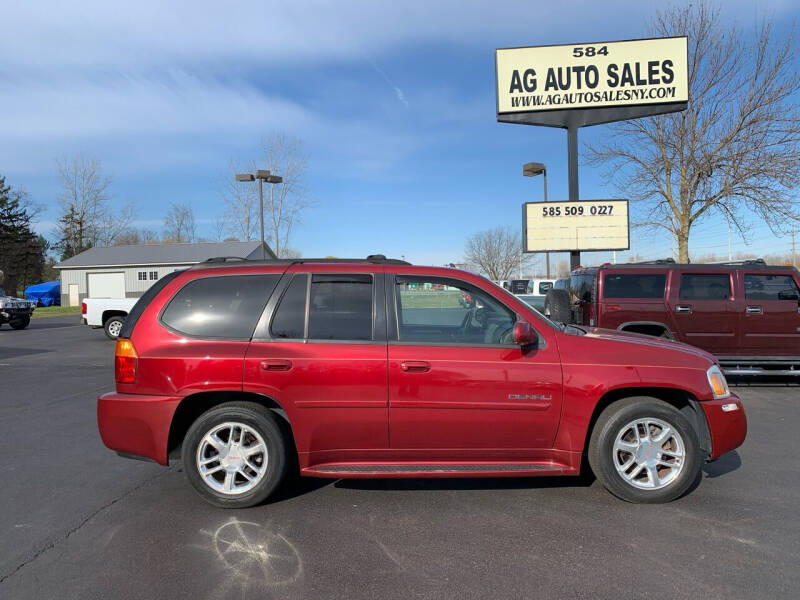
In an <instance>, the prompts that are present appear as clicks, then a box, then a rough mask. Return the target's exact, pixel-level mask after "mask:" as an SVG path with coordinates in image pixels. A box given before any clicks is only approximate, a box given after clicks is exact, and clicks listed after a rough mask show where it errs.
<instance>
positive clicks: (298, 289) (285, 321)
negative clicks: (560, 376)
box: [270, 275, 308, 340]
mask: <svg viewBox="0 0 800 600" xmlns="http://www.w3.org/2000/svg"><path fill="white" fill-rule="evenodd" d="M307 282H308V275H295V276H294V278H293V279H292V282H291V283H290V284H289V287H288V288H287V289H286V292H284V294H283V298H281V302H280V304H278V309H277V310H276V311H275V316H274V317H273V318H272V327H270V331H271V332H272V337H276V338H286V339H291V340H299V339H303V338H304V337H305V325H306V287H307Z"/></svg>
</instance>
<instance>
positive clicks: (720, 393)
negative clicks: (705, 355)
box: [706, 365, 731, 400]
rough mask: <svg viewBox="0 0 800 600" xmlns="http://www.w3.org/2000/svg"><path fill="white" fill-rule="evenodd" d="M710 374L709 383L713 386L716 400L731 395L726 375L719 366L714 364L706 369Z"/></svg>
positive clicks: (712, 391)
mask: <svg viewBox="0 0 800 600" xmlns="http://www.w3.org/2000/svg"><path fill="white" fill-rule="evenodd" d="M706 375H707V376H708V384H709V385H710V386H711V393H712V394H713V395H714V400H721V399H722V398H727V397H728V396H730V395H731V391H730V390H729V389H728V382H727V381H726V380H725V375H723V374H722V371H721V370H720V368H719V366H717V365H712V366H711V367H709V369H708V371H706Z"/></svg>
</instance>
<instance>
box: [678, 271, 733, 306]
mask: <svg viewBox="0 0 800 600" xmlns="http://www.w3.org/2000/svg"><path fill="white" fill-rule="evenodd" d="M680 297H681V299H682V300H727V299H728V298H730V297H731V278H730V276H729V275H727V274H720V275H709V274H705V273H703V274H694V273H684V274H683V275H681V292H680Z"/></svg>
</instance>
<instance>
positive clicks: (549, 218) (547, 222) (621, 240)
mask: <svg viewBox="0 0 800 600" xmlns="http://www.w3.org/2000/svg"><path fill="white" fill-rule="evenodd" d="M522 217H523V232H524V237H523V241H524V246H525V247H524V251H525V252H566V251H576V250H577V251H580V250H584V251H593V250H628V249H629V248H630V236H629V221H628V201H627V200H579V201H576V202H528V203H526V204H524V205H523V215H522Z"/></svg>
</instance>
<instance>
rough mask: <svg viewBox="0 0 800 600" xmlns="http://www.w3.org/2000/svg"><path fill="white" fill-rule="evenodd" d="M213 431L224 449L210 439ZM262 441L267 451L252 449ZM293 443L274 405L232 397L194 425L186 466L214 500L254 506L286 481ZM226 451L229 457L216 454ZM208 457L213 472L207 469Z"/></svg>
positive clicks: (187, 444) (221, 504)
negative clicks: (269, 406)
mask: <svg viewBox="0 0 800 600" xmlns="http://www.w3.org/2000/svg"><path fill="white" fill-rule="evenodd" d="M242 432H244V440H243V441H241V433H242ZM212 434H214V436H216V437H215V439H216V440H217V444H219V450H218V449H217V447H215V446H214V444H213V443H210V441H209V436H211V435H212ZM231 436H232V437H231ZM231 439H232V440H233V442H234V443H233V444H232V445H231V443H230V442H231ZM220 442H222V443H221V444H220ZM237 442H239V443H241V445H237ZM259 444H261V445H263V446H264V451H263V452H258V451H255V452H253V453H252V454H250V455H247V451H248V450H249V449H257V447H258V445H259ZM288 447H289V444H288V443H287V440H286V436H285V434H284V432H283V429H282V428H281V426H280V425H279V424H278V422H277V420H276V417H275V415H274V414H273V413H272V412H271V411H269V410H268V409H266V408H264V407H263V406H261V405H259V404H254V403H252V402H229V403H226V404H221V405H219V406H217V407H214V408H212V409H210V410H208V411H206V412H205V413H203V414H202V415H201V416H200V417H199V418H198V419H197V420H196V421H195V422H194V423H193V424H192V426H191V427H189V431H187V433H186V437H185V438H184V441H183V451H182V454H183V468H184V471H185V472H186V476H187V477H188V478H189V482H190V483H191V484H192V487H194V489H195V491H196V492H197V493H198V494H199V495H200V496H201V497H202V498H203V499H204V500H206V501H207V502H209V503H210V504H213V505H214V506H219V507H221V508H248V507H250V506H255V505H256V504H259V503H261V502H263V501H264V500H266V499H267V497H269V495H270V494H272V492H274V491H275V489H276V488H277V487H278V486H279V485H280V483H281V481H282V480H283V478H284V476H285V475H286V467H287V463H288V460H287V448H288ZM223 452H224V453H225V455H224V457H223V459H215V457H217V456H221V455H223ZM228 453H230V454H228ZM245 456H247V458H244V457H245ZM203 462H205V467H204V468H206V469H208V472H207V473H201V470H200V469H201V468H203V466H202V464H201V463H203ZM218 467H219V468H218ZM245 475H247V476H249V477H250V478H252V479H248V478H247V477H246V476H245ZM229 482H230V485H229ZM226 488H227V489H226Z"/></svg>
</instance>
